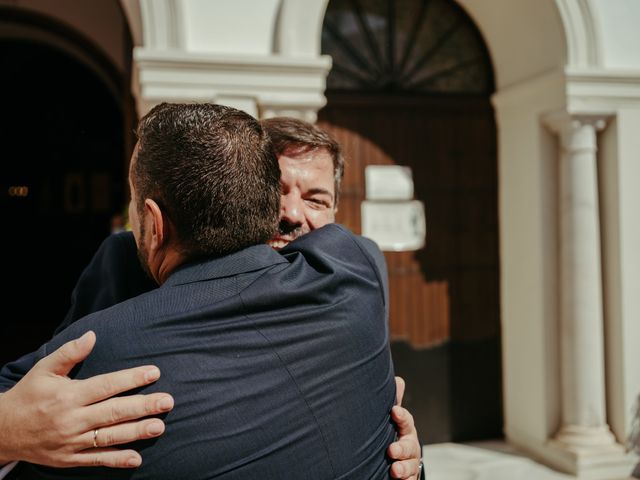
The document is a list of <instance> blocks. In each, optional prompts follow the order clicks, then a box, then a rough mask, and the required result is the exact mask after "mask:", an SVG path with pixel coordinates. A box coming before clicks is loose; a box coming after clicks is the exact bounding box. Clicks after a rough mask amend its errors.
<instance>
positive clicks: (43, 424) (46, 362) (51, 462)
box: [0, 332, 173, 468]
mask: <svg viewBox="0 0 640 480" xmlns="http://www.w3.org/2000/svg"><path fill="white" fill-rule="evenodd" d="M95 342H96V336H95V334H94V333H93V332H87V333H85V334H84V335H83V336H82V337H80V338H78V339H76V340H73V341H71V342H68V343H66V344H64V345H63V346H62V347H60V348H59V349H58V350H56V351H55V352H53V353H52V354H50V355H48V356H47V357H45V358H43V359H42V360H40V361H39V362H38V363H37V364H36V365H35V366H34V367H33V368H32V369H31V371H30V372H29V373H28V374H26V375H25V376H24V377H23V378H22V380H20V381H19V382H18V383H17V384H16V385H15V386H14V387H13V388H11V389H10V390H8V391H7V392H6V393H4V394H2V395H0V465H2V464H3V463H7V462H9V461H13V460H24V461H28V462H32V463H37V464H41V465H48V466H52V467H76V466H107V467H119V468H132V467H137V466H139V465H140V464H141V462H142V458H141V457H140V454H139V453H138V452H136V451H134V450H119V449H115V448H111V447H112V446H113V445H119V444H124V443H129V442H132V441H135V440H141V439H146V438H152V437H157V436H159V435H161V434H162V433H163V432H164V422H162V420H160V419H157V418H148V419H142V420H140V419H141V418H143V417H147V416H149V415H156V414H159V413H163V412H168V411H169V410H171V409H172V408H173V398H172V397H171V396H170V395H168V394H166V393H153V394H149V395H132V396H125V397H117V398H111V397H113V396H114V395H117V394H119V393H122V392H125V391H127V390H131V389H133V388H137V387H140V386H143V385H147V384H150V383H153V382H155V381H156V380H157V379H158V378H159V377H160V370H158V368H157V367H155V366H151V365H149V366H143V367H137V368H131V369H128V370H121V371H118V372H114V373H109V374H105V375H98V376H96V377H92V378H88V379H86V380H71V379H69V377H67V375H68V373H69V372H70V371H71V369H72V368H73V367H74V365H76V364H77V363H79V362H81V361H83V360H84V359H85V358H86V357H87V356H88V355H89V353H90V352H91V350H92V349H93V346H94V345H95ZM96 445H97V448H96V447H95V446H96Z"/></svg>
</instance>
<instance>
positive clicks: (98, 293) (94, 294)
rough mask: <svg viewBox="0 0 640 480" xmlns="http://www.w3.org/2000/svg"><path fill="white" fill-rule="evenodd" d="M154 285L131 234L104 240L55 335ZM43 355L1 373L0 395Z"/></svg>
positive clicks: (33, 355) (29, 357)
mask: <svg viewBox="0 0 640 480" xmlns="http://www.w3.org/2000/svg"><path fill="white" fill-rule="evenodd" d="M155 286H156V285H155V284H154V283H153V281H152V280H151V279H150V278H149V277H148V276H147V275H146V273H145V272H144V271H143V270H142V267H141V266H140V262H139V261H138V258H137V250H136V243H135V239H134V238H133V234H132V233H131V232H124V233H118V234H114V235H110V236H109V237H107V238H106V239H105V240H104V242H102V245H100V248H99V249H98V251H97V252H96V254H95V255H94V256H93V258H92V259H91V262H89V265H87V267H86V268H85V269H84V271H83V272H82V274H81V275H80V278H79V279H78V283H76V286H75V288H74V289H73V293H72V294H71V308H70V309H69V311H68V312H67V315H66V316H65V318H64V320H63V321H62V323H61V324H60V325H59V326H58V328H56V330H55V332H54V334H58V333H60V332H61V331H62V330H64V329H65V328H67V327H68V326H69V325H71V324H72V323H74V322H75V321H76V320H78V319H79V318H82V317H84V316H85V315H89V314H90V313H93V312H97V311H98V310H103V309H105V308H108V307H110V306H112V305H115V304H116V303H120V302H123V301H125V300H127V299H129V298H132V297H135V296H137V295H140V294H141V293H144V292H148V291H149V290H151V289H152V288H154V287H155ZM42 356H43V354H42V352H41V351H36V352H32V353H29V354H27V355H25V356H23V357H21V358H20V359H18V360H16V361H14V362H11V363H8V364H6V365H5V366H4V367H2V370H0V392H4V391H6V390H8V389H9V388H11V387H12V386H13V385H15V383H16V382H18V380H20V379H21V378H22V377H23V376H24V375H25V374H26V373H27V372H28V371H29V370H31V368H32V367H33V366H34V365H35V364H36V362H37V361H38V360H40V358H42Z"/></svg>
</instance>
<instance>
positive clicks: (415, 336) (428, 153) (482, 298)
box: [319, 94, 501, 441]
mask: <svg viewBox="0 0 640 480" xmlns="http://www.w3.org/2000/svg"><path fill="white" fill-rule="evenodd" d="M328 100H329V101H328V105H327V107H325V108H324V109H323V110H322V111H321V112H320V114H319V125H320V126H321V128H324V129H325V130H327V131H328V132H330V133H331V134H332V135H333V136H334V137H335V138H336V139H337V140H338V141H339V142H340V144H341V145H342V146H343V149H344V153H345V157H346V160H347V166H346V169H345V178H344V181H343V190H342V195H341V197H340V204H339V211H338V215H337V221H338V222H341V223H344V224H345V225H347V226H348V227H349V228H351V229H352V230H353V231H355V232H358V233H360V231H361V229H360V204H361V202H362V201H363V200H364V199H365V183H364V169H365V167H366V166H367V165H374V164H397V165H406V166H409V167H411V169H412V172H413V180H414V187H415V198H416V199H418V200H421V201H422V202H424V205H425V213H426V218H427V239H426V246H425V247H424V248H423V249H421V250H418V251H415V252H397V253H396V252H385V257H386V260H387V265H388V270H389V283H390V318H389V322H390V331H391V335H392V340H394V341H397V342H404V343H406V344H408V346H406V347H402V350H401V352H400V351H399V350H398V352H399V353H398V355H397V356H398V357H399V358H400V359H398V358H395V359H394V361H395V363H396V370H397V371H398V372H399V373H402V372H403V371H404V372H407V374H408V375H409V376H411V377H412V379H413V378H416V379H417V380H413V382H416V383H420V384H424V385H408V394H409V397H410V399H409V401H410V402H412V401H413V403H414V404H415V409H416V410H418V413H419V414H418V417H420V418H418V420H420V421H422V420H425V419H429V421H428V424H427V422H426V421H425V424H424V426H423V429H424V431H427V430H428V431H433V430H435V431H436V432H439V433H437V434H436V435H435V436H430V437H428V438H427V440H428V441H429V440H433V441H444V440H452V439H459V438H456V436H459V435H462V437H465V438H462V439H466V438H486V437H487V436H495V435H499V434H500V430H501V407H500V396H501V392H500V388H501V387H500V360H499V358H500V341H499V334H500V319H499V265H498V262H499V257H498V251H499V246H498V217H497V167H496V165H497V161H496V147H495V145H496V128H495V122H494V118H493V110H492V108H491V105H490V103H489V100H488V99H487V98H478V97H453V96H449V97H445V96H440V97H434V98H429V97H415V96H414V97H410V96H392V95H361V94H333V95H329V96H328ZM396 350H397V349H396ZM429 352H431V353H429ZM477 352H483V353H482V354H478V353H477ZM434 355H435V356H434ZM431 357H433V358H438V359H439V360H438V362H443V364H442V365H443V368H445V370H447V371H448V373H449V374H448V376H447V375H444V376H443V375H442V372H439V373H438V376H437V378H436V377H433V376H432V378H431V379H429V378H425V377H424V376H423V375H422V374H421V373H420V372H421V370H420V368H419V366H417V365H414V364H415V363H416V362H420V361H422V360H426V359H427V358H431ZM420 359H422V360H420ZM471 359H473V365H471V364H469V363H468V361H471ZM445 360H446V361H445ZM409 363H411V365H408V364H409ZM454 369H455V371H456V375H455V377H454V376H453V370H454ZM424 371H425V372H433V370H432V369H430V368H427V369H426V370H424ZM428 375H432V374H428ZM428 375H427V377H428ZM438 382H440V383H438ZM460 382H466V384H465V385H462V384H460ZM477 382H479V384H478V385H476V383H477ZM427 385H428V387H427ZM469 385H476V386H477V388H476V386H474V387H473V388H472V389H471V390H469ZM453 391H457V392H468V391H473V395H474V396H475V400H473V399H472V400H465V399H462V398H456V399H455V402H454V403H453V405H447V404H448V403H449V402H450V401H451V398H450V395H451V392H453ZM474 402H475V403H474ZM479 404H480V411H479V410H478V408H476V406H477V405H479ZM426 405H430V407H429V408H427V407H426ZM474 405H475V406H474ZM482 405H484V406H485V407H486V412H484V413H483V412H482V408H483V407H482ZM469 409H471V411H474V412H476V414H481V415H484V416H485V417H486V418H487V419H488V420H487V422H485V423H478V422H475V423H476V424H478V426H477V427H474V426H473V425H471V427H469V425H470V424H469V422H460V421H459V419H460V418H463V417H464V412H465V411H468V410H469ZM434 411H435V412H448V413H446V414H445V416H446V418H445V417H443V416H442V415H440V416H439V415H438V414H434ZM438 417H440V418H441V420H440V423H439V424H438V425H435V424H434V422H435V421H436V420H435V419H437V418H438ZM465 418H466V417H465ZM434 427H435V428H434Z"/></svg>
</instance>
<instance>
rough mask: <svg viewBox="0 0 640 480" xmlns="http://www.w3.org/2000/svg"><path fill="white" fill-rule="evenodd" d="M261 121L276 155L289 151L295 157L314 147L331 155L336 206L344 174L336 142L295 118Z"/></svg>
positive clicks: (323, 132) (340, 153)
mask: <svg viewBox="0 0 640 480" xmlns="http://www.w3.org/2000/svg"><path fill="white" fill-rule="evenodd" d="M261 123H262V126H263V127H264V129H265V130H266V131H267V133H268V134H269V136H270V137H271V141H272V142H273V148H274V149H275V151H276V155H282V154H286V153H290V154H291V155H292V156H294V157H295V156H296V155H299V154H302V153H306V152H308V151H309V150H315V149H325V150H326V151H327V152H328V153H329V155H331V159H332V160H333V181H334V187H335V198H334V206H335V207H337V206H338V197H339V196H340V183H341V182H342V177H343V176H344V157H343V155H342V149H341V148H340V145H339V144H338V142H336V141H335V140H334V139H333V137H332V136H331V135H329V134H328V133H327V132H325V131H323V130H320V129H319V128H318V127H316V126H315V125H312V124H310V123H309V122H305V121H303V120H298V119H297V118H290V117H275V118H267V119H265V120H262V121H261Z"/></svg>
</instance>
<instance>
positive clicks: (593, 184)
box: [548, 115, 619, 453]
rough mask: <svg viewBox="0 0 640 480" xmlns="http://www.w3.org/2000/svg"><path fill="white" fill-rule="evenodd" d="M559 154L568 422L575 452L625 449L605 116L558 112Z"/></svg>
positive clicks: (568, 444) (567, 436) (566, 442)
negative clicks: (607, 229)
mask: <svg viewBox="0 0 640 480" xmlns="http://www.w3.org/2000/svg"><path fill="white" fill-rule="evenodd" d="M548 123H549V125H550V126H551V127H552V128H553V129H554V130H555V131H556V132H557V133H558V134H559V138H560V144H561V155H560V170H559V173H560V185H559V187H560V191H559V201H560V280H561V281H560V290H561V291H560V298H561V300H560V324H561V331H560V337H561V338H560V342H561V353H560V358H561V366H562V426H561V428H560V431H559V432H558V434H557V435H556V437H555V440H556V442H557V443H558V444H560V445H558V446H560V447H561V448H563V449H566V450H569V451H573V452H576V453H581V452H584V453H586V452H588V451H592V450H594V449H596V450H597V451H600V452H601V451H602V449H603V447H604V448H605V450H608V449H609V448H615V449H616V450H617V449H618V448H619V447H618V446H617V445H616V442H615V439H614V437H613V435H612V434H611V432H610V430H609V426H608V425H607V421H606V405H605V377H604V337H603V330H604V323H603V308H602V273H601V263H600V222H599V215H598V177H597V168H596V151H597V136H596V133H597V131H598V130H599V129H602V128H604V126H605V121H604V119H602V118H589V117H572V116H569V115H560V116H554V117H553V118H551V119H550V121H549V122H548Z"/></svg>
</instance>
